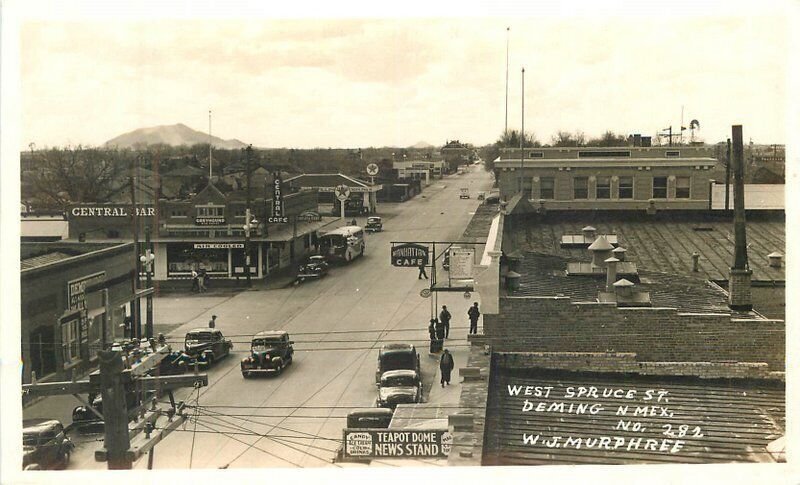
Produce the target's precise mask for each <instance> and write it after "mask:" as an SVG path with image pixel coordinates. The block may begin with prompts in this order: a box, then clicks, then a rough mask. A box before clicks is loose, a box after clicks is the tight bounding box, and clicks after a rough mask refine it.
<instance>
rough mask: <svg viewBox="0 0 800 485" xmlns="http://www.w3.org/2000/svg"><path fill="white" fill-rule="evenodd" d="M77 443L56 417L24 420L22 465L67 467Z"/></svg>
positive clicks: (40, 467) (24, 466)
mask: <svg viewBox="0 0 800 485" xmlns="http://www.w3.org/2000/svg"><path fill="white" fill-rule="evenodd" d="M74 449H75V445H74V444H73V443H72V441H71V440H70V439H69V438H68V437H67V435H66V431H65V430H64V426H63V425H62V424H61V422H60V421H57V420H55V419H26V420H23V421H22V467H23V469H25V470H51V469H60V468H66V467H67V466H68V465H69V459H70V456H71V455H72V450H74Z"/></svg>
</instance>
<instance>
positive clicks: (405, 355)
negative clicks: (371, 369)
mask: <svg viewBox="0 0 800 485" xmlns="http://www.w3.org/2000/svg"><path fill="white" fill-rule="evenodd" d="M392 370H413V371H416V372H417V374H419V354H418V353H417V349H416V347H414V346H413V345H411V344H400V343H397V344H385V345H383V346H382V347H381V349H380V351H378V368H377V370H376V371H375V384H376V385H379V384H380V382H381V377H382V376H383V374H384V373H386V372H389V371H392Z"/></svg>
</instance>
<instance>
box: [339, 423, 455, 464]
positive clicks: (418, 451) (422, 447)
mask: <svg viewBox="0 0 800 485" xmlns="http://www.w3.org/2000/svg"><path fill="white" fill-rule="evenodd" d="M452 448H453V435H452V434H450V432H449V431H448V430H446V429H436V430H424V429H423V430H416V429H415V430H400V429H399V430H389V429H385V428H382V429H363V428H345V430H344V457H345V458H447V456H448V455H450V450H451V449H452Z"/></svg>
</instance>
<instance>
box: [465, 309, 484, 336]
mask: <svg viewBox="0 0 800 485" xmlns="http://www.w3.org/2000/svg"><path fill="white" fill-rule="evenodd" d="M467 316H468V317H469V333H470V335H477V334H478V317H480V316H481V312H480V310H478V302H477V301H476V302H475V303H473V304H472V306H471V307H469V310H467Z"/></svg>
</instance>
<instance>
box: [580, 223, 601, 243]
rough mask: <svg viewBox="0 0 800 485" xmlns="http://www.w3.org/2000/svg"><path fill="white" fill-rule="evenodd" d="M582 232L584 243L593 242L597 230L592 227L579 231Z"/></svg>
mask: <svg viewBox="0 0 800 485" xmlns="http://www.w3.org/2000/svg"><path fill="white" fill-rule="evenodd" d="M581 232H583V239H584V240H586V241H590V242H594V239H595V238H596V237H597V229H595V228H594V227H592V226H586V227H584V228H583V229H581Z"/></svg>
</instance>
